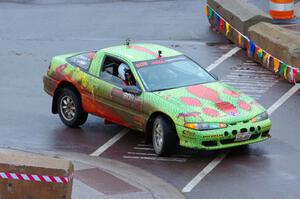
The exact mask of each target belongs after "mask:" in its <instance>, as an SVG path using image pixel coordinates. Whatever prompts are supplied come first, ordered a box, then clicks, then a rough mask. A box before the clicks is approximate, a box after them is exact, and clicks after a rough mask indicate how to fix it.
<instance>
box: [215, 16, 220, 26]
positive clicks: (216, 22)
mask: <svg viewBox="0 0 300 199" xmlns="http://www.w3.org/2000/svg"><path fill="white" fill-rule="evenodd" d="M219 24H220V16H219V15H217V14H216V15H215V27H216V28H219Z"/></svg>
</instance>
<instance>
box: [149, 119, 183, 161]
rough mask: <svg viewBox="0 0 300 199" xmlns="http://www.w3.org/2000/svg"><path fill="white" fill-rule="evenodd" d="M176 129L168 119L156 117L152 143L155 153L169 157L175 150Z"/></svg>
mask: <svg viewBox="0 0 300 199" xmlns="http://www.w3.org/2000/svg"><path fill="white" fill-rule="evenodd" d="M176 135H177V134H176V129H175V127H174V125H173V123H172V121H170V120H169V119H168V118H166V117H162V116H158V117H157V118H156V119H155V120H154V123H153V128H152V142H153V148H154V150H155V153H156V154H157V155H159V156H170V155H172V154H173V153H174V152H175V150H176V148H177V139H176V138H177V137H176Z"/></svg>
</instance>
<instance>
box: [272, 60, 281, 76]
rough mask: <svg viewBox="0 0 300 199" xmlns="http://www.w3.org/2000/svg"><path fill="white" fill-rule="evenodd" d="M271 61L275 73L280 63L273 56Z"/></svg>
mask: <svg viewBox="0 0 300 199" xmlns="http://www.w3.org/2000/svg"><path fill="white" fill-rule="evenodd" d="M273 62H274V71H275V73H277V72H278V69H279V64H280V62H279V60H278V59H276V58H275V57H274V58H273Z"/></svg>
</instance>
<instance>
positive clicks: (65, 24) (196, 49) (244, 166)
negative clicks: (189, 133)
mask: <svg viewBox="0 0 300 199" xmlns="http://www.w3.org/2000/svg"><path fill="white" fill-rule="evenodd" d="M0 2H1V1H0ZM18 2H19V1H18ZM49 2H50V1H49ZM70 2H71V3H70ZM81 2H82V1H79V0H78V1H76V0H73V1H65V3H62V1H60V2H59V3H58V1H51V3H47V1H46V2H45V1H38V0H37V1H23V3H21V4H14V3H0V27H1V28H0V44H1V45H0V58H1V67H0V74H1V78H0V92H1V97H0V111H1V113H2V114H1V115H0V135H1V139H0V147H11V148H19V149H26V150H33V151H41V150H43V151H44V150H49V151H70V152H78V153H84V154H90V153H92V152H93V151H95V150H96V149H97V148H99V147H100V146H101V145H103V144H104V143H105V142H107V141H108V140H109V139H110V138H112V137H113V136H114V135H116V134H117V133H118V132H119V131H120V130H122V127H120V126H117V125H104V124H103V121H102V120H101V119H100V118H97V117H94V116H90V117H89V119H88V121H87V123H86V124H85V125H83V126H82V128H80V129H69V128H67V127H65V126H64V125H63V124H62V123H61V122H60V120H59V117H58V116H57V115H52V114H51V112H50V107H51V98H50V97H49V96H48V95H47V94H45V93H44V91H43V90H42V75H43V74H44V73H45V72H46V70H47V67H48V64H49V61H50V59H51V57H52V56H54V55H57V54H61V53H67V52H76V51H83V50H90V49H100V48H102V47H106V46H111V45H115V44H120V43H124V41H125V39H126V38H127V37H130V38H132V39H133V40H136V41H146V42H154V43H159V44H163V45H167V46H170V47H173V48H176V49H178V50H180V51H183V52H184V53H186V54H187V55H188V56H190V57H192V58H193V59H194V60H196V61H197V62H199V63H200V64H201V65H203V66H205V67H206V66H208V65H210V64H211V63H213V62H214V61H215V60H216V59H218V58H219V57H221V56H222V55H223V54H224V53H226V52H228V51H229V50H231V49H232V48H234V47H235V46H234V45H232V44H230V43H228V41H226V40H225V39H224V38H223V37H221V36H219V35H218V34H216V33H212V32H211V31H210V28H209V26H208V23H207V20H206V18H205V17H204V14H203V7H204V5H205V1H191V0H186V1H100V0H99V1H96V0H95V1H92V0H91V1H90V2H89V3H85V4H83V3H81ZM85 2H87V1H85ZM257 70H259V73H258V72H255V71H257ZM212 73H215V74H217V75H218V76H219V78H220V80H221V81H224V82H227V83H229V84H232V85H234V86H236V87H238V88H240V89H241V90H243V91H244V92H246V93H247V94H249V95H251V96H253V97H254V98H256V99H257V100H258V101H259V102H260V103H261V104H263V105H264V106H265V107H266V108H268V107H270V106H271V105H272V104H273V103H274V102H275V101H276V100H277V99H279V98H280V96H282V95H283V94H284V93H285V92H287V91H288V90H289V89H290V88H291V87H292V85H290V84H288V83H286V82H285V81H283V80H281V79H280V78H278V77H276V76H274V75H273V74H272V73H270V72H268V71H266V70H265V69H263V68H261V67H260V66H258V65H257V64H256V63H253V62H251V61H250V60H248V59H247V57H246V56H245V54H244V52H243V51H239V52H238V53H236V54H235V55H233V56H232V57H231V58H229V59H227V60H226V61H225V62H223V63H222V64H221V65H220V66H218V67H217V68H216V69H214V70H213V71H212ZM299 96H300V91H298V92H296V93H295V94H294V95H293V96H292V97H291V98H289V99H288V101H287V102H286V103H284V104H283V105H282V106H281V107H279V109H277V110H276V111H275V112H274V113H273V114H272V115H271V119H272V121H273V128H272V131H271V134H272V136H273V137H272V139H270V140H268V141H266V142H263V143H258V144H254V145H251V146H249V147H244V148H239V149H232V150H230V152H229V155H228V156H227V157H226V158H225V160H223V161H222V162H221V163H220V165H219V166H218V167H216V168H215V169H214V170H213V171H212V172H211V173H209V174H208V176H206V177H205V178H204V179H203V181H201V182H200V183H199V184H198V185H197V186H196V187H195V188H194V189H193V190H192V191H191V192H190V193H187V194H186V196H187V197H188V198H216V199H219V198H220V199H221V198H236V199H237V198H241V196H243V198H246V199H248V198H249V199H250V198H272V199H275V198H276V199H277V198H278V199H279V198H299V196H300V183H299V181H300V170H299V166H300V153H299V152H300V146H299V144H298V142H299V141H300V134H299V130H298V128H297V127H298V123H299V122H298V120H299V118H300V107H299V104H300V97H299ZM142 138H143V137H142V135H141V134H139V133H138V132H130V133H129V134H127V135H126V136H125V137H123V138H122V139H121V140H119V141H118V142H117V143H116V144H114V145H113V146H112V147H111V148H109V149H108V150H107V151H106V152H104V153H103V154H102V155H101V156H102V157H106V158H111V159H115V160H119V161H122V162H126V163H129V164H132V165H135V166H138V167H140V168H142V169H145V170H146V171H149V172H151V173H152V174H154V175H157V176H159V177H161V178H162V179H164V180H166V181H167V182H169V183H171V184H173V185H174V186H175V187H177V188H178V189H179V190H181V189H182V188H183V187H184V186H185V185H186V184H187V183H188V182H189V181H190V180H191V179H192V178H193V177H194V176H195V175H196V174H197V173H198V172H200V171H201V170H202V169H203V168H204V167H205V166H206V165H207V164H208V163H209V162H210V161H211V160H213V159H214V158H215V157H216V156H217V155H218V154H219V153H221V152H220V151H217V152H195V151H183V152H182V153H180V154H177V155H175V156H174V157H171V158H169V159H164V160H155V158H154V160H153V158H152V159H151V158H149V156H150V157H153V156H151V155H149V154H151V153H153V152H152V151H151V147H149V146H144V145H143V144H142ZM146 154H148V155H146ZM145 157H148V159H145Z"/></svg>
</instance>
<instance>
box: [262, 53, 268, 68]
mask: <svg viewBox="0 0 300 199" xmlns="http://www.w3.org/2000/svg"><path fill="white" fill-rule="evenodd" d="M268 59H269V61H270V54H268V53H266V54H265V56H264V58H263V63H264V64H266V65H269V63H268Z"/></svg>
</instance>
